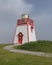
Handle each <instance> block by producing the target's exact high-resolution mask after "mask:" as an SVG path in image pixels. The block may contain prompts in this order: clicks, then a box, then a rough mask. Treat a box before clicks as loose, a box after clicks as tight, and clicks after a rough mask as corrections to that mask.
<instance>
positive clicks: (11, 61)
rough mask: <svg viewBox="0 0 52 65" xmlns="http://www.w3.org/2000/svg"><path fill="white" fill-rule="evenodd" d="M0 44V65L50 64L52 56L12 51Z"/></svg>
mask: <svg viewBox="0 0 52 65" xmlns="http://www.w3.org/2000/svg"><path fill="white" fill-rule="evenodd" d="M5 46H6V45H4V44H2V45H1V44H0V65H52V58H48V57H39V56H33V55H28V54H20V53H13V52H9V51H7V50H4V49H3V47H5Z"/></svg>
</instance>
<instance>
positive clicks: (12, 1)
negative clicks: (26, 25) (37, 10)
mask: <svg viewBox="0 0 52 65" xmlns="http://www.w3.org/2000/svg"><path fill="white" fill-rule="evenodd" d="M32 7H33V5H31V4H27V3H26V2H25V1H24V0H5V2H4V1H1V2H0V9H1V11H9V12H14V13H16V14H17V15H18V16H20V15H21V14H23V13H28V14H29V13H30V12H31V11H32Z"/></svg>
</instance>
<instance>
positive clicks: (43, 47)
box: [15, 41, 52, 53]
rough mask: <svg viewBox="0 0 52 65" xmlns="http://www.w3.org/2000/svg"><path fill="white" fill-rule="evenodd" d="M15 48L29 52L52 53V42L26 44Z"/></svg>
mask: <svg viewBox="0 0 52 65" xmlns="http://www.w3.org/2000/svg"><path fill="white" fill-rule="evenodd" d="M15 48H16V49H23V50H29V51H38V52H50V53H52V42H51V41H36V42H30V43H25V44H23V45H21V46H16V47H15Z"/></svg>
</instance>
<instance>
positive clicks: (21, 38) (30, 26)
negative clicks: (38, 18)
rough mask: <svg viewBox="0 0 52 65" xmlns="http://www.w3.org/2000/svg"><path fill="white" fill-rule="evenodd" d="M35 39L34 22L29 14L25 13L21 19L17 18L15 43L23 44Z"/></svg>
mask: <svg viewBox="0 0 52 65" xmlns="http://www.w3.org/2000/svg"><path fill="white" fill-rule="evenodd" d="M34 41H36V34H35V26H34V22H33V20H32V19H30V18H29V15H28V14H23V15H22V17H21V19H18V20H17V24H16V31H15V35H14V44H17V45H22V44H24V43H29V42H34Z"/></svg>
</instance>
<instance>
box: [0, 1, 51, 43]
mask: <svg viewBox="0 0 52 65" xmlns="http://www.w3.org/2000/svg"><path fill="white" fill-rule="evenodd" d="M24 13H27V14H29V15H30V18H31V19H33V20H34V24H35V28H36V36H37V39H38V40H51V41H52V0H0V43H12V42H13V37H14V32H15V26H16V21H17V19H19V18H21V15H22V14H24Z"/></svg>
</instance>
